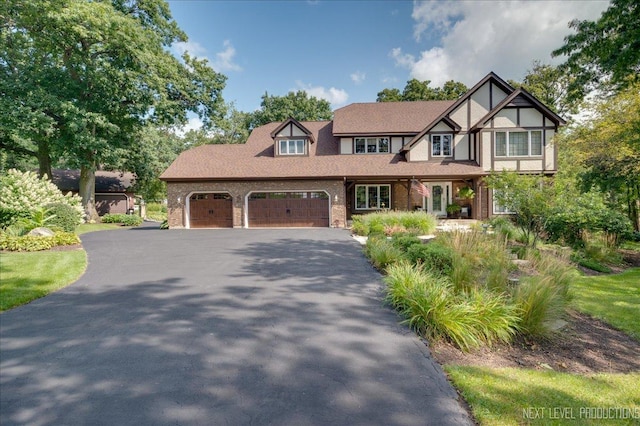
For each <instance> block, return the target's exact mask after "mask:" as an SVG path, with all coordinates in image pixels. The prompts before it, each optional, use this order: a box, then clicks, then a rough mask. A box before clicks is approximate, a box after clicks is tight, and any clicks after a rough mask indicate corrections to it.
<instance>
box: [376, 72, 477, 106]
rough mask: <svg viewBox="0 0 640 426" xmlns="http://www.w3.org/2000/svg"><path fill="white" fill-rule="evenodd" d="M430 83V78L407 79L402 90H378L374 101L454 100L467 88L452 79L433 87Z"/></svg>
mask: <svg viewBox="0 0 640 426" xmlns="http://www.w3.org/2000/svg"><path fill="white" fill-rule="evenodd" d="M430 84H431V81H430V80H424V81H420V80H417V79H415V78H413V79H411V80H409V81H407V84H406V85H405V86H404V89H403V90H402V92H400V90H399V89H395V88H392V89H388V88H387V89H382V90H381V91H380V92H378V96H377V98H376V102H398V101H441V100H455V99H458V98H459V97H460V96H462V95H463V94H464V93H466V92H467V90H469V89H468V88H467V86H465V85H464V84H463V83H460V82H458V81H453V80H449V81H447V82H445V83H444V85H443V86H442V87H435V88H434V87H431V86H430Z"/></svg>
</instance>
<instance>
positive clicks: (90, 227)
mask: <svg viewBox="0 0 640 426" xmlns="http://www.w3.org/2000/svg"><path fill="white" fill-rule="evenodd" d="M110 229H122V226H121V225H119V224H117V223H83V224H81V225H78V227H77V228H76V234H78V235H82V234H86V233H87V232H94V231H108V230H110Z"/></svg>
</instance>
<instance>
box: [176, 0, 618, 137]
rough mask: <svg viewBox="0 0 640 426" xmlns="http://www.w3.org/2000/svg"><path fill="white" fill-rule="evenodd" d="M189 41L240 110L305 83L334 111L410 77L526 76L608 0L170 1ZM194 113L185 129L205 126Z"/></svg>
mask: <svg viewBox="0 0 640 426" xmlns="http://www.w3.org/2000/svg"><path fill="white" fill-rule="evenodd" d="M168 3H169V7H170V9H171V13H172V15H173V18H174V19H175V20H176V22H177V23H178V26H179V27H180V28H181V29H182V30H183V31H184V32H185V33H186V34H187V36H188V37H189V40H188V41H187V42H186V43H176V44H174V45H173V46H172V51H173V52H174V53H175V54H177V55H179V54H181V53H182V52H184V51H188V52H189V53H190V54H191V55H195V56H197V57H199V58H206V59H207V60H208V61H209V62H210V64H211V65H212V67H213V68H214V69H215V70H216V71H218V72H220V73H222V74H224V75H226V76H227V82H226V87H225V89H224V91H223V92H222V95H223V98H224V100H225V101H226V102H233V103H234V105H235V108H236V109H238V110H240V111H245V112H252V111H255V110H257V109H260V102H261V97H262V96H263V95H264V94H265V93H268V94H269V95H272V96H284V95H286V94H287V93H288V92H290V91H297V90H305V91H306V92H307V93H308V94H309V95H312V96H315V97H318V98H321V99H326V100H328V101H329V102H330V103H331V107H332V109H336V108H340V107H342V106H344V105H347V104H350V103H354V102H375V100H376V96H377V94H378V92H380V91H381V90H382V89H385V88H398V89H400V90H402V89H403V88H404V86H405V84H406V83H407V81H408V80H410V79H412V78H416V79H418V80H420V81H424V80H430V81H431V86H432V87H440V86H442V84H443V83H444V82H445V81H448V80H455V81H460V82H462V83H464V84H466V85H467V86H469V87H471V86H473V85H474V84H475V83H477V82H478V81H479V80H480V79H481V78H482V77H484V76H485V75H487V74H488V73H489V72H491V71H493V72H495V73H496V74H498V75H499V76H500V77H502V78H503V79H505V80H509V79H513V80H521V79H522V78H523V77H524V76H525V75H526V73H527V71H528V70H530V69H531V67H532V63H533V61H534V60H540V61H542V63H546V64H554V65H556V64H558V63H560V62H562V58H552V57H551V51H552V50H554V49H556V48H558V47H560V46H562V44H563V39H564V37H565V36H567V35H568V34H571V33H572V29H570V28H569V27H568V23H569V21H571V20H574V19H579V20H585V19H587V20H596V19H598V18H599V17H600V15H601V13H602V12H603V11H604V10H605V9H607V7H608V5H609V2H608V1H600V0H587V1H581V0H580V1H579V0H556V1H532V0H529V1H520V0H518V1H502V0H491V1H485V0H475V1H462V0H458V1H434V0H430V1H415V2H412V1H403V0H394V1H382V0H376V1H373V0H357V1H342V0H306V1H305V0H289V1H275V0H264V1H243V0H235V1H224V0H169V2H168ZM198 125H199V122H198V119H197V118H195V117H192V118H191V120H190V124H189V126H188V127H190V128H193V127H198Z"/></svg>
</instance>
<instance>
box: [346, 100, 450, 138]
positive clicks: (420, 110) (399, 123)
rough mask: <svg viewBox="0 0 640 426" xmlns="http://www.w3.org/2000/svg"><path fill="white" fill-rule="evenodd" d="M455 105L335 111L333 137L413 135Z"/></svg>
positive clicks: (353, 107) (385, 105) (376, 105)
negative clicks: (334, 135)
mask: <svg viewBox="0 0 640 426" xmlns="http://www.w3.org/2000/svg"><path fill="white" fill-rule="evenodd" d="M453 103H454V101H416V102H374V103H356V104H351V105H347V106H345V107H342V108H340V109H337V110H336V111H334V113H333V116H334V123H335V124H334V128H333V131H334V134H336V135H354V134H363V133H364V134H367V133H368V134H377V135H391V134H416V133H418V132H420V131H421V130H422V129H424V128H425V127H426V126H427V125H429V124H430V123H431V122H432V121H433V120H434V119H436V118H437V117H438V116H439V115H440V114H442V113H443V112H444V111H445V110H446V109H447V108H449V107H450V106H451V105H453Z"/></svg>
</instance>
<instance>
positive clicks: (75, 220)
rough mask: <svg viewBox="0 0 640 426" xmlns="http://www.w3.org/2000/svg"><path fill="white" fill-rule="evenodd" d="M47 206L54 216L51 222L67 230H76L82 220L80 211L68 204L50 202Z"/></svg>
mask: <svg viewBox="0 0 640 426" xmlns="http://www.w3.org/2000/svg"><path fill="white" fill-rule="evenodd" d="M46 208H47V210H48V212H49V213H50V214H51V215H52V216H53V218H52V219H51V220H50V221H49V224H50V225H51V226H53V227H57V228H60V229H61V230H63V231H65V232H75V230H76V228H77V227H78V225H79V224H80V223H81V222H82V215H81V214H80V212H78V210H77V209H75V208H73V207H71V206H70V205H68V204H63V203H52V204H48V205H47V206H46Z"/></svg>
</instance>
